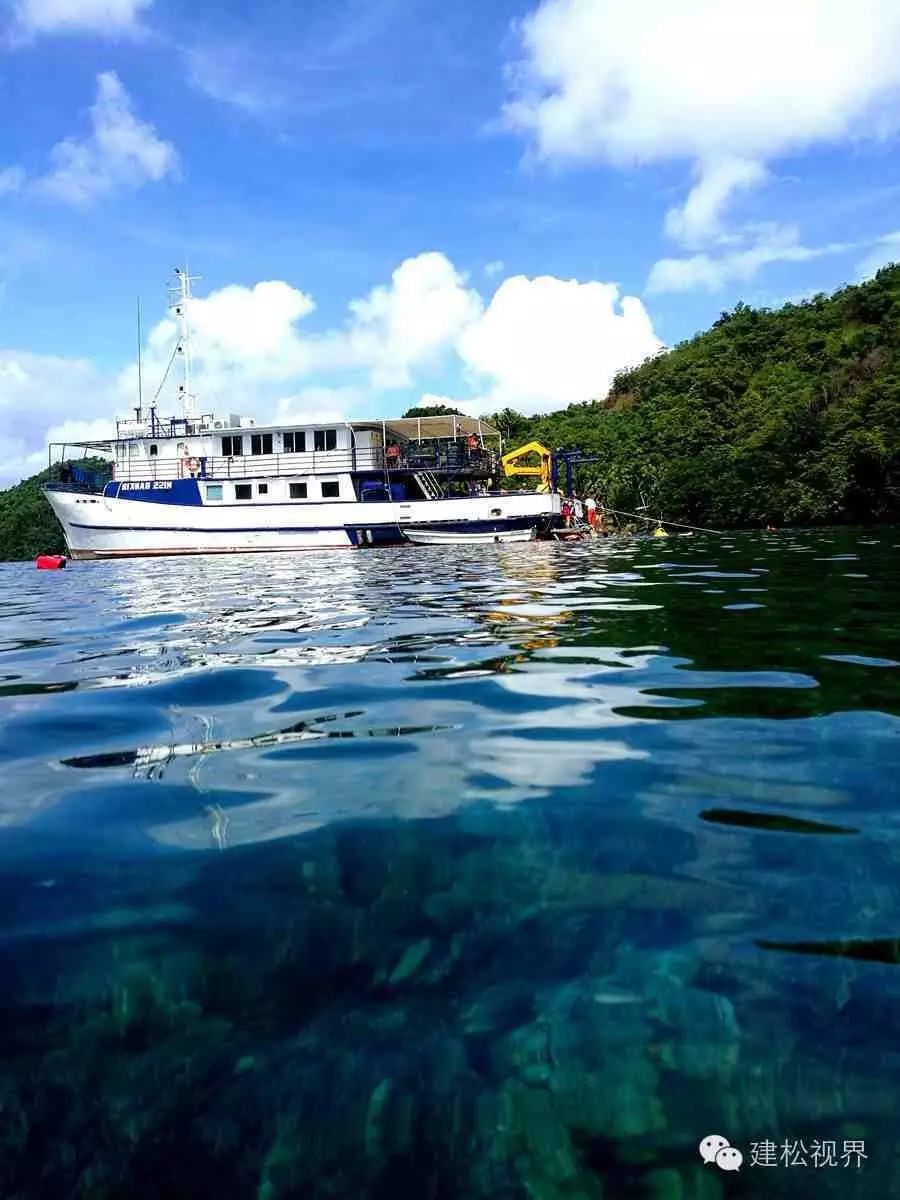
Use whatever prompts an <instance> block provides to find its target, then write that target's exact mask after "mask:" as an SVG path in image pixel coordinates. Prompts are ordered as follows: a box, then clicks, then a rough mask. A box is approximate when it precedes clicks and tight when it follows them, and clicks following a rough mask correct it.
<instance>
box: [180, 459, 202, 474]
mask: <svg viewBox="0 0 900 1200" xmlns="http://www.w3.org/2000/svg"><path fill="white" fill-rule="evenodd" d="M199 469H200V463H199V460H198V459H196V458H183V459H182V460H181V474H182V476H184V475H193V474H194V473H195V472H196V471H199Z"/></svg>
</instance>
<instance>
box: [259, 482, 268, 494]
mask: <svg viewBox="0 0 900 1200" xmlns="http://www.w3.org/2000/svg"><path fill="white" fill-rule="evenodd" d="M256 490H257V491H258V492H259V494H260V496H268V494H269V485H268V484H267V483H258V484H257V485H256Z"/></svg>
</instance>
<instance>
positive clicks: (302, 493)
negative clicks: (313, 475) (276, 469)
mask: <svg viewBox="0 0 900 1200" xmlns="http://www.w3.org/2000/svg"><path fill="white" fill-rule="evenodd" d="M291 499H292V500H305V499H306V484H305V483H292V484H291Z"/></svg>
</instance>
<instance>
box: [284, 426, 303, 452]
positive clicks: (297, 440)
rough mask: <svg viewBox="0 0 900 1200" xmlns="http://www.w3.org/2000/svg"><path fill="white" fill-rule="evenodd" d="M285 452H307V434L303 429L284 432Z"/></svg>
mask: <svg viewBox="0 0 900 1200" xmlns="http://www.w3.org/2000/svg"><path fill="white" fill-rule="evenodd" d="M284 452H285V454H305V453H306V434H305V433H303V432H302V431H301V432H293V433H286V434H284Z"/></svg>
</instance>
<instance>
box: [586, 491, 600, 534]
mask: <svg viewBox="0 0 900 1200" xmlns="http://www.w3.org/2000/svg"><path fill="white" fill-rule="evenodd" d="M584 512H585V516H586V517H587V523H588V525H590V527H591V529H593V528H594V525H595V524H596V523H597V501H596V500H595V499H594V497H593V496H587V497H586V498H585V501H584Z"/></svg>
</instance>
